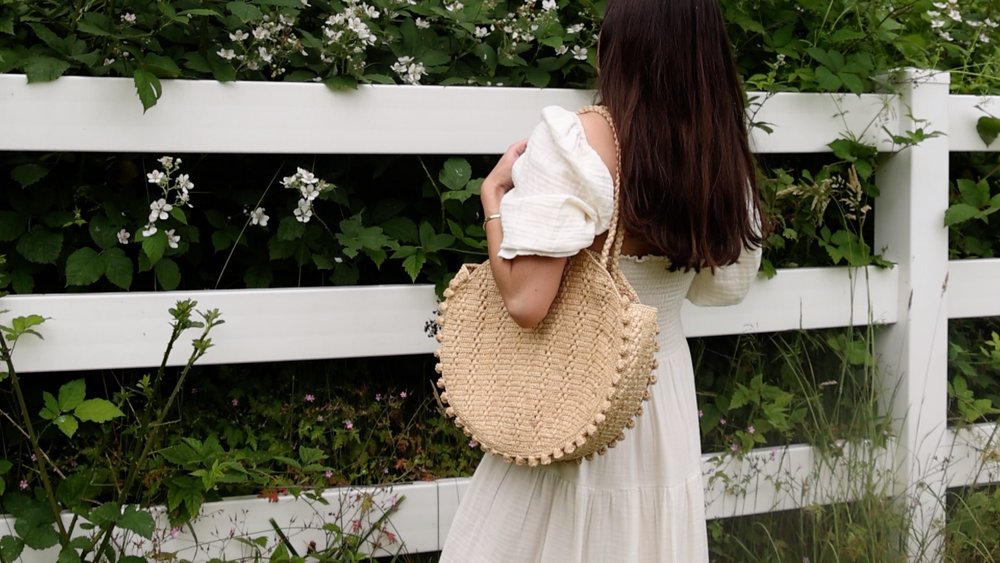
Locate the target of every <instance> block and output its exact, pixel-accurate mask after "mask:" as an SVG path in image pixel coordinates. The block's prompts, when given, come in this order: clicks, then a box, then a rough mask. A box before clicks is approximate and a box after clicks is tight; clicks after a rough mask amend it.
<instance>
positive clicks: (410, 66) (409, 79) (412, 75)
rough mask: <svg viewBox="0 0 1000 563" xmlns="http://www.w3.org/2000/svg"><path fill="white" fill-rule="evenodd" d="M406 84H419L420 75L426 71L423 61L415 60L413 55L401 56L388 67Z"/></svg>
mask: <svg viewBox="0 0 1000 563" xmlns="http://www.w3.org/2000/svg"><path fill="white" fill-rule="evenodd" d="M389 68H390V69H391V70H392V71H393V72H395V73H396V74H398V75H399V77H400V78H402V79H403V82H406V83H407V84H420V79H421V77H423V76H424V74H426V73H427V69H426V68H425V67H424V64H423V63H419V62H415V61H414V59H413V57H408V56H402V57H399V58H398V59H396V62H395V63H393V65H392V66H390V67H389Z"/></svg>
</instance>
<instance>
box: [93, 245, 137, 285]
mask: <svg viewBox="0 0 1000 563" xmlns="http://www.w3.org/2000/svg"><path fill="white" fill-rule="evenodd" d="M101 259H102V260H104V276H105V277H106V278H108V281H109V282H111V283H113V284H115V285H116V286H118V287H120V288H122V289H129V288H130V287H131V286H132V272H133V271H134V268H135V266H134V265H133V264H132V259H131V258H129V257H128V256H126V255H125V251H124V250H122V249H120V248H109V249H107V250H105V251H104V252H102V253H101Z"/></svg>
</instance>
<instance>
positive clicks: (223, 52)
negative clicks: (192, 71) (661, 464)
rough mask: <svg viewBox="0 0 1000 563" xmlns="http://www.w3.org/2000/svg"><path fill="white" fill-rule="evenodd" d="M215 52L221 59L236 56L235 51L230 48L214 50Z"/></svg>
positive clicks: (228, 59) (230, 58)
mask: <svg viewBox="0 0 1000 563" xmlns="http://www.w3.org/2000/svg"><path fill="white" fill-rule="evenodd" d="M215 54H216V55H219V56H220V57H221V58H223V59H226V60H227V61H231V60H233V59H234V58H235V57H236V51H233V50H232V49H219V50H218V51H216V52H215Z"/></svg>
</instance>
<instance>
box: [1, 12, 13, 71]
mask: <svg viewBox="0 0 1000 563" xmlns="http://www.w3.org/2000/svg"><path fill="white" fill-rule="evenodd" d="M0 33H6V34H7V35H14V16H12V15H10V14H3V15H0ZM2 61H3V57H0V62H2Z"/></svg>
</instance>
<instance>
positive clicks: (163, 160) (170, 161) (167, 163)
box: [156, 156, 174, 168]
mask: <svg viewBox="0 0 1000 563" xmlns="http://www.w3.org/2000/svg"><path fill="white" fill-rule="evenodd" d="M156 162H159V163H160V166H162V167H164V168H172V167H173V166H174V157H172V156H161V157H160V158H158V159H156Z"/></svg>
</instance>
